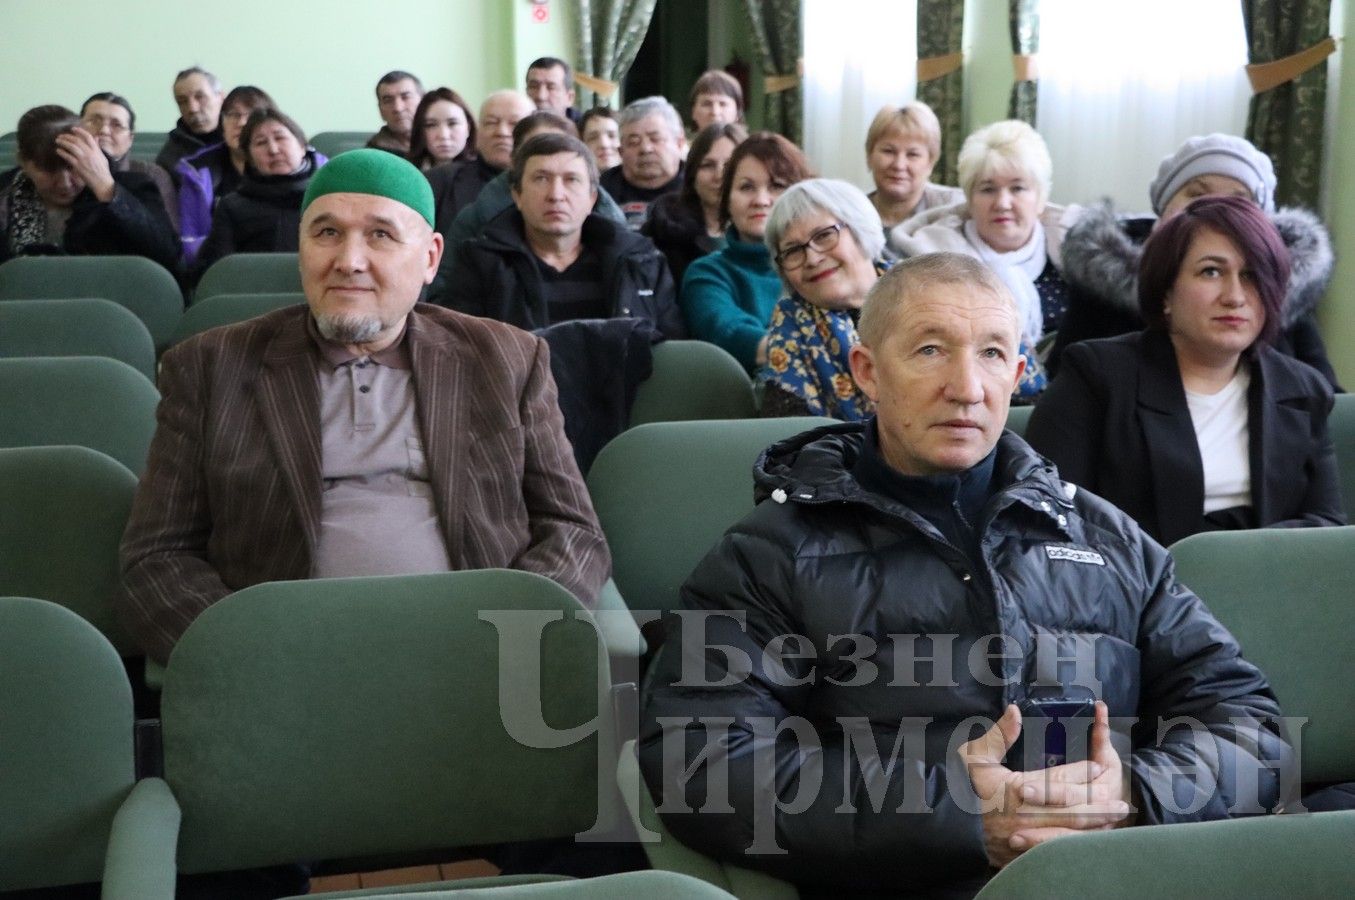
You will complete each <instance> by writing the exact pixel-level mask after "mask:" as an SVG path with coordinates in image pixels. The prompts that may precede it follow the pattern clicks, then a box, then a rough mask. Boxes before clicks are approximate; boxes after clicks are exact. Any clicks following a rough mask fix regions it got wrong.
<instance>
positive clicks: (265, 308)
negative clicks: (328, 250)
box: [171, 257, 306, 344]
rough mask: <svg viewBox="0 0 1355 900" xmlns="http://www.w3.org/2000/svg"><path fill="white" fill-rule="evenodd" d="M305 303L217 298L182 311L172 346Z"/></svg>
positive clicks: (292, 297)
mask: <svg viewBox="0 0 1355 900" xmlns="http://www.w3.org/2000/svg"><path fill="white" fill-rule="evenodd" d="M226 258H227V259H230V258H231V257H226ZM305 302H306V295H305V294H300V293H298V294H216V295H215V296H212V297H208V298H206V299H205V300H200V301H198V302H197V303H194V304H193V305H192V306H190V307H188V309H185V310H184V311H183V317H182V318H180V319H179V327H178V328H176V329H174V340H173V341H171V343H172V344H177V343H179V342H180V341H182V340H184V339H185V338H190V337H192V336H193V335H195V334H198V333H199V332H202V331H207V330H208V329H210V328H216V327H217V326H219V325H231V324H233V323H235V322H243V321H245V320H246V319H252V318H254V317H255V316H261V315H263V314H264V313H269V312H272V311H273V310H275V309H282V308H283V307H286V306H295V305H297V304H298V303H305Z"/></svg>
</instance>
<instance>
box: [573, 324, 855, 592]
mask: <svg viewBox="0 0 1355 900" xmlns="http://www.w3.org/2000/svg"><path fill="white" fill-rule="evenodd" d="M711 346H712V347H713V346H714V345H711ZM714 349H716V350H719V348H718V347H715V348H714ZM720 352H721V353H723V352H724V351H723V350H720ZM731 360H732V357H731ZM833 421H834V420H832V419H821V418H813V417H802V418H786V419H738V420H725V421H693V422H655V423H651V424H648V425H640V426H638V427H636V428H631V429H628V430H627V431H623V432H622V433H621V434H619V435H617V436H616V437H615V438H613V439H612V441H611V442H610V443H608V444H607V446H605V447H603V448H602V452H600V453H599V454H598V456H597V459H596V460H594V461H593V467H592V468H591V469H590V470H589V472H588V491H589V494H591V496H592V498H593V506H594V508H595V509H596V510H597V514H598V520H599V521H600V522H601V523H602V530H603V531H604V532H605V533H606V535H607V544H608V545H609V546H610V547H611V550H612V578H613V579H614V580H615V582H616V587H617V589H618V590H619V591H620V593H621V596H622V597H623V598H624V599H625V602H626V605H627V606H628V607H629V608H630V609H632V610H658V611H660V612H663V611H667V610H670V609H672V608H674V607H675V606H677V603H678V588H680V587H681V586H682V583H683V582H684V581H686V580H687V576H688V575H690V574H691V571H692V569H693V568H695V567H696V564H697V563H698V562H699V561H700V560H701V557H703V556H705V555H706V551H708V550H710V548H711V547H713V546H715V542H716V541H718V540H719V539H720V536H721V535H722V534H724V532H725V530H726V529H727V528H729V526H731V525H733V524H734V523H735V522H737V521H738V520H739V519H741V518H742V517H743V516H744V515H746V514H747V513H749V512H751V511H752V509H753V463H754V462H755V461H756V460H757V457H758V454H760V453H761V452H762V450H763V449H764V448H765V447H767V446H768V445H769V444H773V443H775V442H776V441H779V440H783V439H785V438H788V437H790V436H791V435H794V434H799V433H800V432H802V431H808V430H809V429H811V428H817V427H819V426H820V425H827V424H830V423H832V422H833Z"/></svg>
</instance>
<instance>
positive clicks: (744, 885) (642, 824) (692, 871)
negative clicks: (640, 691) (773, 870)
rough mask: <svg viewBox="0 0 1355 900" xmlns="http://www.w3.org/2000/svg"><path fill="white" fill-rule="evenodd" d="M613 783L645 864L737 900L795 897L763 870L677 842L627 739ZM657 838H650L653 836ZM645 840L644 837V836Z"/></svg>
mask: <svg viewBox="0 0 1355 900" xmlns="http://www.w3.org/2000/svg"><path fill="white" fill-rule="evenodd" d="M616 780H617V786H618V787H619V788H620V790H621V797H622V799H623V800H624V801H625V803H626V809H627V810H628V811H629V812H630V817H631V822H632V823H633V824H634V825H635V830H636V832H637V833H638V834H639V840H640V846H641V847H643V848H644V851H645V856H646V857H647V858H648V859H649V864H650V865H651V866H653V867H654V868H655V869H658V870H661V871H665V872H676V873H678V874H680V875H689V876H691V877H692V878H698V879H700V880H701V881H704V882H706V883H707V884H711V885H714V886H715V887H718V888H720V889H721V890H724V891H728V892H730V893H731V894H733V895H734V896H735V897H738V898H739V900H798V898H799V896H800V892H799V891H798V890H796V888H795V886H794V885H792V884H789V883H788V882H785V881H781V880H780V879H779V878H774V877H772V876H771V875H768V874H766V873H765V872H757V871H754V870H752V869H744V868H740V867H739V866H732V865H728V864H726V863H722V862H719V861H717V860H714V859H711V858H710V857H708V856H706V855H704V854H701V853H698V852H697V851H695V850H693V849H692V848H691V847H688V846H686V845H685V844H683V843H681V842H679V841H678V839H677V838H675V837H673V836H672V835H671V834H669V833H668V829H667V828H665V827H664V825H663V822H662V820H660V819H659V814H658V813H657V812H656V811H655V809H654V799H653V798H652V797H650V795H649V787H648V786H647V785H646V784H645V782H644V778H643V777H642V776H641V775H640V762H639V760H638V759H637V758H636V755H635V742H634V741H627V742H626V744H625V745H624V746H623V747H622V748H621V753H620V755H619V756H618V758H617V763H616ZM654 834H657V835H658V839H657V840H654V839H653V835H654ZM647 837H648V838H649V840H646V838H647Z"/></svg>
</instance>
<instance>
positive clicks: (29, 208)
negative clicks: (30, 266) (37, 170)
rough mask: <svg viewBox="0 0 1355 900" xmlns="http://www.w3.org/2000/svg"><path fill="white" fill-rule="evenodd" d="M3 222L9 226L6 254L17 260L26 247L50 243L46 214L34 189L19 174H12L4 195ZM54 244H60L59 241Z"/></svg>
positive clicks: (31, 182) (30, 183)
mask: <svg viewBox="0 0 1355 900" xmlns="http://www.w3.org/2000/svg"><path fill="white" fill-rule="evenodd" d="M4 200H5V201H6V202H5V205H6V207H7V209H6V210H5V216H4V218H5V219H7V220H8V223H9V228H8V231H9V252H10V255H12V256H21V255H22V254H23V253H24V251H25V250H27V249H28V248H29V247H32V246H36V245H41V244H47V243H50V241H49V240H48V237H47V211H46V209H45V208H44V207H43V205H42V198H41V197H39V196H38V188H37V185H35V184H33V181H32V180H31V179H30V178H29V177H28V176H27V175H25V174H24V173H23V172H19V173H17V174H15V176H14V180H13V181H12V182H10V185H9V188H8V189H7V190H6V191H5V197H4ZM57 243H60V242H59V241H58V242H57Z"/></svg>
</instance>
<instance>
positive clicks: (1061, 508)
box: [753, 422, 1072, 533]
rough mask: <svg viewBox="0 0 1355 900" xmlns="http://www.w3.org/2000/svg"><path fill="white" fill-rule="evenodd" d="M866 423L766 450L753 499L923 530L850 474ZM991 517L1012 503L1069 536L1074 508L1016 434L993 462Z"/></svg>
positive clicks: (1001, 443)
mask: <svg viewBox="0 0 1355 900" xmlns="http://www.w3.org/2000/svg"><path fill="white" fill-rule="evenodd" d="M866 427H867V423H865V422H847V423H843V424H839V425H825V426H823V427H821V428H816V429H813V430H812V431H806V432H804V433H802V434H798V435H795V436H794V437H791V438H787V439H786V440H784V441H780V442H778V443H776V444H773V445H772V446H770V447H768V448H767V449H766V450H764V451H763V452H762V454H761V455H760V456H759V457H758V460H757V462H756V463H755V464H754V466H753V479H754V499H755V500H756V501H757V502H758V503H761V502H762V501H763V500H766V499H768V498H770V499H771V500H773V501H774V502H782V503H806V504H821V503H853V504H860V505H863V506H866V507H869V508H871V509H874V510H877V511H879V512H883V513H886V514H888V515H890V516H892V517H895V518H900V519H903V520H905V521H908V522H909V523H911V524H912V525H914V527H919V528H922V527H923V526H922V522H923V520H922V518H921V517H920V516H919V515H918V514H917V513H915V512H914V511H912V510H910V509H909V508H908V507H906V506H904V505H903V504H901V503H898V502H897V501H895V500H893V499H892V498H890V497H887V496H885V495H883V494H879V493H876V492H873V491H869V490H866V489H865V488H864V487H862V485H861V483H860V482H859V481H857V480H856V478H855V476H854V475H853V472H852V470H853V468H854V467H855V466H856V464H857V461H858V460H859V458H860V456H861V453H862V445H863V443H864V441H865V440H866V436H865V433H866ZM992 465H993V478H992V494H993V496H994V497H997V495H1003V497H1002V499H1001V500H1000V501H999V502H998V503H996V504H990V506H989V509H990V511H991V513H992V514H994V515H996V514H998V512H999V511H1000V510H1001V509H1003V508H1005V507H1007V506H1010V505H1012V504H1017V505H1020V506H1023V507H1026V508H1028V509H1030V510H1032V511H1033V512H1035V513H1036V514H1037V515H1040V516H1043V517H1045V518H1047V519H1049V520H1050V521H1051V522H1052V523H1053V524H1054V526H1055V527H1056V528H1057V529H1058V530H1060V531H1063V532H1064V533H1068V532H1069V529H1068V523H1067V519H1066V518H1065V516H1064V513H1065V512H1066V511H1067V510H1069V509H1071V508H1072V501H1071V499H1070V495H1069V492H1067V491H1065V489H1064V485H1063V482H1062V481H1061V480H1060V479H1059V477H1058V471H1057V470H1056V469H1055V468H1054V466H1052V465H1051V464H1050V463H1049V462H1048V461H1047V460H1045V459H1044V458H1043V457H1041V456H1040V455H1039V454H1037V453H1036V452H1035V451H1034V450H1032V449H1031V448H1030V445H1029V444H1027V443H1026V442H1025V441H1024V440H1022V439H1021V438H1020V437H1019V436H1017V435H1016V434H1014V433H1012V432H1010V431H1004V432H1003V434H1002V436H1001V437H1000V438H999V439H998V442H997V446H996V448H995V451H994V457H993V462H992Z"/></svg>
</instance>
